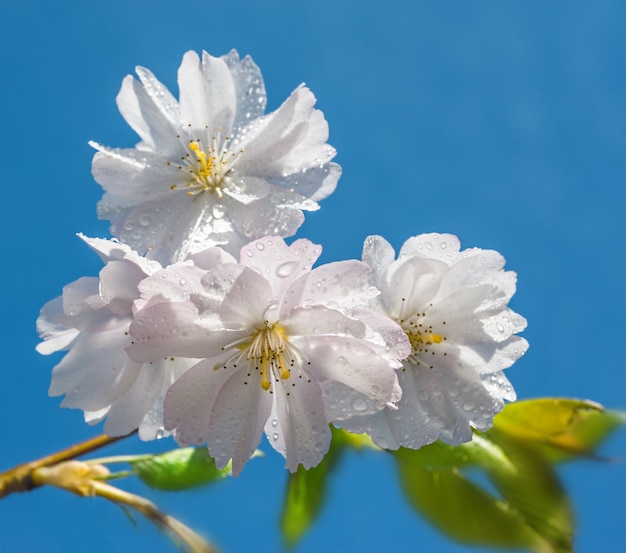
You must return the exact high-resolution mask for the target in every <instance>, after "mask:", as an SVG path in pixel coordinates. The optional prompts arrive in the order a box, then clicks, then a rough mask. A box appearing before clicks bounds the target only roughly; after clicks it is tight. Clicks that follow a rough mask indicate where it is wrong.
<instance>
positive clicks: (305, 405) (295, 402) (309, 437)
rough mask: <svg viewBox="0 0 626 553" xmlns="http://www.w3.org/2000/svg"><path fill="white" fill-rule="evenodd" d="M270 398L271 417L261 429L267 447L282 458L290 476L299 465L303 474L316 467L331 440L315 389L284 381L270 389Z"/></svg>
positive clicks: (309, 384)
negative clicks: (272, 398) (265, 437)
mask: <svg viewBox="0 0 626 553" xmlns="http://www.w3.org/2000/svg"><path fill="white" fill-rule="evenodd" d="M292 384H293V385H292ZM274 395H275V398H274V402H273V406H272V414H271V416H270V418H269V420H268V421H267V423H266V425H265V434H266V436H267V439H268V441H269V443H270V444H271V445H272V447H273V448H274V449H276V450H277V451H278V452H279V453H281V454H282V455H283V456H284V457H285V458H286V460H287V462H286V464H285V467H286V468H287V469H289V470H290V471H291V472H295V471H296V470H298V466H299V465H302V466H303V467H304V468H305V469H306V470H308V469H310V468H312V467H315V466H317V465H318V464H319V462H320V461H321V460H322V458H323V457H324V455H325V454H326V452H327V451H328V447H329V446H330V439H331V433H330V428H329V427H328V422H327V420H326V417H325V414H324V404H323V401H322V393H321V390H320V387H319V385H318V384H317V383H315V382H307V381H306V380H299V381H298V382H293V383H292V382H290V379H288V380H286V381H283V382H281V383H280V385H278V386H276V387H275V388H274Z"/></svg>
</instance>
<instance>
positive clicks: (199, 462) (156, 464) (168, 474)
mask: <svg viewBox="0 0 626 553" xmlns="http://www.w3.org/2000/svg"><path fill="white" fill-rule="evenodd" d="M131 465H132V467H133V469H134V470H135V472H136V473H137V476H139V478H141V480H143V481H144V482H145V483H146V484H147V485H148V486H150V487H151V488H155V489H157V490H165V491H179V490H187V489H190V488H197V487H199V486H204V485H205V484H209V483H211V482H215V481H217V480H221V479H222V478H225V477H227V476H231V475H232V470H231V466H230V463H229V464H228V465H227V466H226V467H225V468H223V469H218V468H217V467H216V466H215V461H214V460H213V459H212V458H211V457H210V456H209V452H208V451H207V448H206V447H198V448H195V447H184V448H180V449H174V450H172V451H168V452H167V453H162V454H161V455H154V456H152V457H148V458H141V459H139V460H136V461H131Z"/></svg>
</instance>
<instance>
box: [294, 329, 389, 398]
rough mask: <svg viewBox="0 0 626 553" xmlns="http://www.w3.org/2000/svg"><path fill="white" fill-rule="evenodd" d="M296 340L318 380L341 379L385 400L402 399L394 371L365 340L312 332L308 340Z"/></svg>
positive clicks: (352, 386)
mask: <svg viewBox="0 0 626 553" xmlns="http://www.w3.org/2000/svg"><path fill="white" fill-rule="evenodd" d="M294 342H295V341H294ZM295 343H296V345H297V346H298V347H299V349H300V350H301V351H302V352H303V353H304V354H305V355H306V356H307V359H308V360H309V361H310V365H308V367H307V371H308V372H309V373H310V374H311V375H312V377H313V378H315V379H316V380H317V381H318V382H323V381H326V380H332V381H336V382H341V383H342V384H345V385H346V386H348V387H350V388H353V389H354V390H357V391H358V392H361V393H362V394H364V395H366V396H368V397H369V398H371V399H374V400H378V401H380V402H382V403H383V404H386V403H389V402H390V401H396V400H397V399H399V393H398V391H399V387H398V380H397V378H396V375H395V371H394V370H393V369H392V368H391V366H390V363H389V361H388V360H386V359H384V358H383V357H381V356H380V355H378V354H377V352H376V351H374V350H373V349H372V348H370V347H368V346H367V345H366V342H364V341H362V340H359V339H356V338H347V337H332V336H330V337H328V336H309V337H307V343H306V344H302V345H301V344H300V342H295Z"/></svg>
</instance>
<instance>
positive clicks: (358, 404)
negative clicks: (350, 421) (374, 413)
mask: <svg viewBox="0 0 626 553" xmlns="http://www.w3.org/2000/svg"><path fill="white" fill-rule="evenodd" d="M352 407H353V408H354V410H355V411H365V410H366V409H367V401H366V400H365V398H363V397H361V396H359V397H355V398H354V399H353V400H352Z"/></svg>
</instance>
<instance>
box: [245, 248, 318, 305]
mask: <svg viewBox="0 0 626 553" xmlns="http://www.w3.org/2000/svg"><path fill="white" fill-rule="evenodd" d="M321 253H322V248H321V246H318V245H316V244H313V243H311V242H309V241H308V240H305V239H300V240H296V241H295V242H294V243H293V244H291V245H290V246H288V245H287V244H285V241H284V240H283V239H282V238H280V237H278V236H266V237H264V238H259V239H258V240H255V241H254V242H251V243H250V244H248V245H246V246H244V247H243V248H242V249H241V264H242V265H245V266H246V267H249V268H250V269H252V270H254V271H256V272H257V273H258V274H260V275H262V276H263V277H264V278H265V279H267V281H268V282H269V283H270V284H271V286H272V290H273V293H274V297H277V298H280V297H281V296H282V295H283V294H284V292H285V290H286V289H287V288H288V287H289V285H290V284H292V283H293V282H294V281H295V280H296V279H298V278H299V277H300V276H302V275H305V274H307V273H309V272H310V271H311V267H313V264H314V263H315V262H316V261H317V259H318V258H319V256H320V254H321ZM277 260H280V261H279V262H277Z"/></svg>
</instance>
